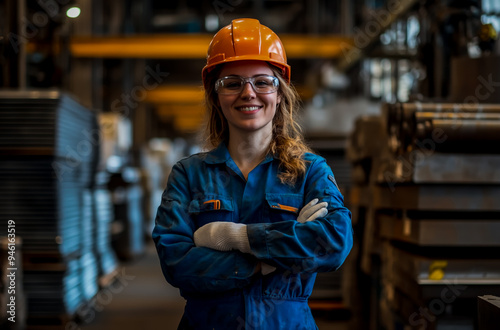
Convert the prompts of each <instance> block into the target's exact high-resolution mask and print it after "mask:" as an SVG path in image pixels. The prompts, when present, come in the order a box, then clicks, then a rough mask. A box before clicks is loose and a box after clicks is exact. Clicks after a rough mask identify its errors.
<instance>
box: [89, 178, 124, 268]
mask: <svg viewBox="0 0 500 330" xmlns="http://www.w3.org/2000/svg"><path fill="white" fill-rule="evenodd" d="M108 179H109V178H108V174H107V173H106V172H100V173H98V175H97V182H96V187H95V189H94V191H93V196H92V198H93V202H94V220H95V223H94V226H95V227H94V230H95V243H96V244H95V255H96V258H97V263H98V272H99V276H101V277H102V276H106V275H108V274H110V273H112V272H113V271H114V270H116V267H117V265H118V261H117V258H116V254H115V252H114V250H113V247H112V246H111V222H112V221H113V219H114V212H113V201H112V199H111V193H110V191H109V190H108V189H107V183H108Z"/></svg>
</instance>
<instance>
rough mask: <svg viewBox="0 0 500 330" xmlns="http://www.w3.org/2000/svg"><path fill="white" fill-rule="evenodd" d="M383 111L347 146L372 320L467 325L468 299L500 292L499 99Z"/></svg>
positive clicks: (391, 325)
mask: <svg viewBox="0 0 500 330" xmlns="http://www.w3.org/2000/svg"><path fill="white" fill-rule="evenodd" d="M383 110H384V111H383V115H382V116H380V117H379V116H373V117H365V118H360V119H359V120H358V122H357V123H356V130H355V132H354V134H353V136H352V137H351V140H350V144H349V146H350V150H349V153H348V155H349V158H350V159H351V161H352V162H353V164H354V166H355V171H354V172H355V174H356V175H355V182H356V186H355V187H354V188H353V189H352V194H351V195H352V196H351V202H353V205H352V208H353V209H354V210H353V211H354V212H353V214H355V215H356V214H358V215H361V216H359V219H355V222H358V223H361V224H363V226H364V227H363V228H362V233H361V235H363V236H364V237H363V241H362V243H361V253H360V261H361V268H362V269H363V271H364V272H365V273H366V274H369V276H371V277H372V278H373V279H374V283H375V288H371V290H373V291H372V292H376V293H377V294H374V293H372V297H371V298H372V300H373V301H376V302H377V304H376V305H374V307H373V313H374V314H372V315H377V317H376V321H375V325H377V326H378V327H383V328H385V329H397V328H401V327H411V328H413V327H415V328H417V327H419V328H426V329H436V330H441V329H451V328H452V329H473V328H474V318H475V311H476V307H475V305H476V299H475V297H476V296H478V295H485V294H498V293H500V263H499V262H498V253H499V248H500V222H499V221H498V219H500V206H499V204H498V201H499V200H500V170H499V169H500V148H499V145H500V144H499V142H500V130H499V128H500V105H498V104H444V103H405V104H389V105H386V106H384V108H383ZM356 208H357V209H356Z"/></svg>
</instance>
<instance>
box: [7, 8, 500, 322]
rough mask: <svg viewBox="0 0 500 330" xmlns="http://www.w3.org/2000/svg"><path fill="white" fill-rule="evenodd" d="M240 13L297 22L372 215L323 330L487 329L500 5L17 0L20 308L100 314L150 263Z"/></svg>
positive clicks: (12, 93)
mask: <svg viewBox="0 0 500 330" xmlns="http://www.w3.org/2000/svg"><path fill="white" fill-rule="evenodd" d="M239 17H254V18H257V19H259V20H260V21H261V22H262V23H263V24H265V25H267V26H269V27H270V28H271V29H273V30H274V31H275V32H277V33H278V35H279V36H280V37H281V39H282V41H283V43H284V45H285V47H286V52H287V55H288V60H289V64H290V65H291V66H292V68H293V75H292V82H293V83H294V85H295V86H296V88H297V90H298V92H299V94H300V96H301V98H302V107H301V110H300V122H301V125H302V127H303V129H304V134H305V137H306V139H307V141H308V143H309V145H310V146H311V147H312V148H313V149H314V150H315V151H316V152H317V153H319V154H320V155H322V156H323V157H325V158H326V159H327V162H328V164H329V165H330V166H331V167H332V169H333V172H334V173H335V176H336V179H337V182H338V184H339V187H340V190H341V192H342V193H343V194H344V196H345V202H346V205H347V206H348V207H349V208H350V209H351V210H352V212H353V224H354V229H355V241H356V244H355V246H354V249H353V252H352V253H351V255H350V256H349V258H348V260H347V261H346V263H345V264H344V265H343V267H342V268H341V269H340V270H339V271H338V272H334V273H328V274H320V275H319V276H318V279H317V283H316V286H315V289H314V292H313V295H312V297H311V302H310V305H311V307H312V308H313V312H314V313H315V315H317V316H318V324H319V325H320V328H325V329H327V328H328V326H331V324H325V323H321V322H322V320H324V318H320V316H326V319H335V318H342V319H345V318H347V319H348V321H349V327H350V328H352V329H380V328H385V329H399V328H401V327H404V326H406V327H409V328H416V329H418V328H419V327H420V328H427V329H431V328H436V329H446V327H452V328H453V329H473V328H474V326H477V324H478V322H477V321H478V320H477V314H476V311H477V308H476V305H475V304H476V303H477V300H476V297H477V296H479V295H481V296H484V295H498V288H499V286H498V285H499V284H500V283H499V282H498V281H499V278H500V275H499V272H500V266H499V264H498V262H497V260H496V259H497V258H495V256H497V255H498V253H499V252H500V251H499V241H498V237H500V233H499V223H498V219H499V215H500V210H499V207H498V205H497V204H498V203H497V201H498V200H500V190H499V189H500V188H499V187H500V185H499V184H500V182H499V181H500V173H499V172H498V171H499V170H498V169H499V168H500V166H499V165H500V159H499V155H500V150H499V145H500V144H499V143H498V142H499V141H498V140H499V139H500V136H499V132H500V130H499V128H500V127H499V125H500V108H499V103H500V65H499V64H498V63H499V61H498V60H499V56H500V43H499V42H498V41H497V39H498V31H499V30H500V2H498V1H496V0H439V1H438V0H422V1H416V0H387V1H386V0H355V1H351V0H339V1H328V0H312V1H310V0H279V1H276V0H254V1H248V0H240V1H236V0H234V1H232V0H231V1H229V0H221V1H212V0H200V1H194V0H176V1H159V0H110V1H98V0H3V1H0V18H1V19H0V55H1V56H0V63H1V66H0V169H1V170H0V187H1V191H0V205H1V207H0V214H1V218H2V220H1V221H2V224H3V223H4V222H5V221H8V220H9V219H13V220H15V222H16V230H17V236H18V238H19V239H20V241H19V245H18V246H19V251H18V252H19V254H20V256H21V258H20V260H22V261H21V263H22V273H23V276H20V277H19V278H18V282H19V283H21V282H22V285H20V286H19V287H22V290H20V291H19V294H20V295H21V296H24V299H22V298H21V297H20V299H19V301H24V309H23V308H20V309H19V311H20V314H19V315H20V320H21V319H24V320H25V324H27V327H28V328H33V329H35V328H40V327H49V326H50V327H52V328H64V327H66V326H67V325H68V324H69V323H68V322H67V321H68V320H72V321H78V320H79V319H80V321H82V318H84V319H85V317H84V316H85V315H88V314H89V311H90V310H92V308H94V309H95V308H96V306H95V305H96V297H99V294H100V293H102V292H106V288H109V287H110V285H112V284H113V283H114V282H115V281H116V278H117V276H118V275H117V274H119V273H120V268H121V267H124V266H128V265H134V264H135V263H138V262H139V263H140V262H141V261H142V260H145V259H146V260H150V259H149V258H148V256H147V254H148V253H150V252H151V249H150V248H149V247H151V241H150V233H151V230H152V227H153V225H154V217H155V214H156V208H157V206H158V205H159V203H160V200H161V194H162V191H163V189H164V187H165V185H166V180H167V177H168V174H169V172H170V169H171V167H172V165H173V164H174V163H175V162H176V161H177V160H178V159H180V158H182V157H184V156H188V155H190V154H192V153H194V152H197V151H199V150H200V148H201V144H200V141H199V139H198V136H199V132H200V130H201V128H202V125H203V90H202V84H201V77H200V70H201V68H202V67H203V65H204V62H205V56H206V49H207V47H208V43H209V42H210V40H211V38H212V36H213V34H214V33H215V32H216V31H217V30H218V29H220V28H221V27H223V26H225V25H227V24H229V23H230V22H231V20H232V19H235V18H239ZM5 226H7V224H6V223H5ZM2 235H3V234H2ZM21 242H22V243H21ZM4 252H7V254H8V251H4V250H2V253H3V255H4V256H7V255H6V254H5V253H4ZM145 254H146V256H145ZM2 260H3V259H2ZM151 260H153V259H151ZM19 266H21V265H19ZM2 271H4V269H2ZM20 281H21V282H20ZM161 281H162V283H165V282H164V280H163V279H161ZM137 282H139V280H136V283H137ZM2 284H3V283H2ZM0 288H1V289H2V290H0V301H4V300H5V299H7V297H8V294H7V293H5V290H4V288H5V286H0ZM115 298H116V300H118V299H119V296H117V297H115ZM23 310H24V312H22V311H23ZM155 310H157V309H154V308H153V312H154V311H155ZM339 311H340V314H339V313H338V312H339ZM102 314H105V312H103V313H102ZM125 314H130V313H125ZM125 314H124V313H122V314H121V315H125ZM157 314H158V315H157V316H156V317H157V318H158V319H157V320H158V322H157V323H158V324H163V325H164V324H170V323H171V324H172V325H173V327H172V328H175V327H176V322H177V320H175V321H172V322H168V321H167V322H165V321H164V320H163V319H162V317H165V316H164V315H161V313H157ZM4 315H5V314H2V315H1V317H3V316H4ZM349 316H351V317H349ZM130 317H133V315H131V316H130ZM148 317H149V319H151V317H152V315H149V316H148ZM2 321H3V319H2ZM94 322H97V323H98V322H99V321H98V320H94ZM150 322H151V323H150V324H152V323H155V321H154V320H153V321H151V320H150ZM81 323H84V322H81ZM113 323H116V322H111V324H113ZM125 323H127V322H125ZM128 323H130V326H131V327H132V326H133V325H134V324H136V323H133V322H128ZM7 324H8V323H7ZM98 324H99V323H98ZM18 325H19V324H18ZM10 326H12V324H10ZM82 326H83V325H82ZM98 327H99V325H97V328H98ZM339 327H341V325H339V324H335V328H339ZM108 328H109V327H108ZM122 330H123V327H122Z"/></svg>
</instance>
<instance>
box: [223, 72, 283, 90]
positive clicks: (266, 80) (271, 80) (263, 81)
mask: <svg viewBox="0 0 500 330" xmlns="http://www.w3.org/2000/svg"><path fill="white" fill-rule="evenodd" d="M247 82H249V83H250V84H251V85H252V87H253V90H254V91H255V92H256V93H259V94H269V93H274V92H276V91H277V90H278V86H279V80H278V78H276V77H273V76H256V77H249V78H244V77H240V76H228V77H223V78H220V79H219V80H217V82H216V83H215V91H216V92H217V93H218V94H239V93H241V91H242V90H243V88H244V87H245V84H246V83H247Z"/></svg>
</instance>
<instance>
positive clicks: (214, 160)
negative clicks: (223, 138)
mask: <svg viewBox="0 0 500 330" xmlns="http://www.w3.org/2000/svg"><path fill="white" fill-rule="evenodd" d="M230 159H232V158H231V155H230V154H229V150H228V149H227V147H226V144H225V143H224V142H222V143H221V144H219V146H218V147H217V148H215V149H212V150H210V151H209V152H208V153H207V157H206V158H205V160H204V161H205V163H207V164H222V163H225V162H227V161H228V160H230ZM273 159H274V157H273V156H272V155H271V154H267V155H266V158H264V160H263V161H262V162H261V164H264V163H267V162H270V161H272V160H273Z"/></svg>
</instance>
